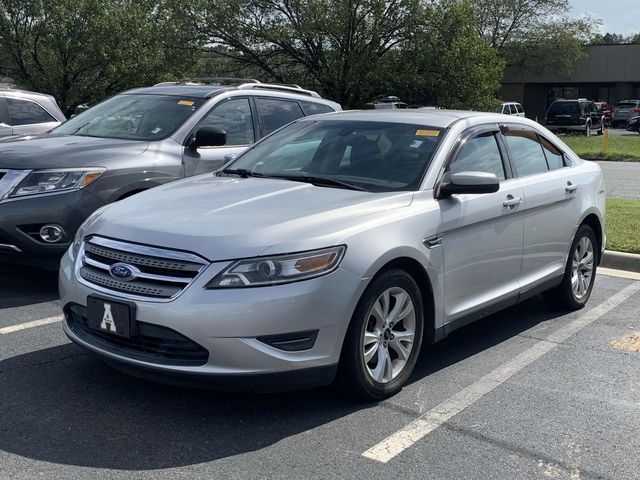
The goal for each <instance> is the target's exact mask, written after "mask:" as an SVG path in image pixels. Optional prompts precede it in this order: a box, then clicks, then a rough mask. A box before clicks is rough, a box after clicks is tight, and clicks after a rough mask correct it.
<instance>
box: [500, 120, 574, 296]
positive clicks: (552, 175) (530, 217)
mask: <svg viewBox="0 0 640 480" xmlns="http://www.w3.org/2000/svg"><path fill="white" fill-rule="evenodd" d="M502 130H503V135H504V139H505V143H506V145H507V149H508V152H509V158H510V163H511V167H512V170H513V174H514V176H515V177H516V178H517V179H518V180H519V181H520V184H521V185H522V188H523V191H524V199H523V205H522V215H523V219H524V250H523V257H522V273H521V277H522V280H521V282H522V287H523V290H527V289H530V288H532V287H535V286H536V285H539V284H542V283H544V282H545V281H546V280H551V279H553V278H555V277H557V276H559V275H562V273H563V271H564V267H565V263H566V260H567V255H568V252H569V248H570V245H571V242H572V241H573V238H572V236H573V231H574V229H575V223H576V220H577V219H578V217H579V205H578V201H577V200H576V192H577V189H578V183H577V182H578V180H577V179H576V178H574V176H575V175H576V173H575V168H573V167H571V166H568V165H569V163H568V161H567V159H566V158H565V157H564V155H563V153H562V151H560V150H559V149H558V148H557V147H555V146H554V145H553V144H552V143H551V142H550V141H549V140H548V139H546V138H544V137H542V136H541V135H539V134H538V133H537V132H536V131H535V130H533V129H531V128H529V127H526V126H521V125H504V126H503V128H502Z"/></svg>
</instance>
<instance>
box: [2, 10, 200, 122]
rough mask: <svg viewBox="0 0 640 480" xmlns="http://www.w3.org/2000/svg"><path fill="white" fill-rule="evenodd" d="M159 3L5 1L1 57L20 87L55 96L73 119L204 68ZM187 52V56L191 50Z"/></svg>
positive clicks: (189, 41)
mask: <svg viewBox="0 0 640 480" xmlns="http://www.w3.org/2000/svg"><path fill="white" fill-rule="evenodd" d="M171 22H172V15H171V14H170V12H169V11H168V10H167V8H165V5H164V3H163V2H155V1H151V0H148V1H147V0H137V1H136V0H0V49H2V50H4V52H5V54H6V56H7V57H8V62H7V63H6V65H3V67H4V69H6V70H9V71H10V72H11V76H12V77H13V78H14V79H15V81H16V83H17V84H19V85H20V86H23V87H25V88H29V89H33V90H37V91H41V92H45V93H50V94H53V95H54V96H55V97H56V98H57V99H58V102H59V104H60V106H61V108H62V109H63V111H64V112H65V113H66V114H67V115H69V114H70V113H72V112H73V111H74V109H75V107H77V106H78V105H80V104H83V103H89V104H91V103H95V102H97V101H99V100H102V99H103V98H105V97H106V96H110V95H113V94H114V93H116V92H119V91H121V90H123V89H126V88H131V87H134V86H140V85H146V84H149V83H153V82H156V81H158V80H161V79H163V78H166V77H167V76H171V75H174V76H180V75H182V74H184V73H186V72H188V71H190V70H191V69H193V68H194V65H196V64H197V62H198V59H199V54H198V52H197V49H196V48H195V46H194V45H193V44H192V41H191V40H189V39H186V38H182V37H181V34H180V31H179V29H176V28H175V26H174V25H172V23H171ZM185 47H187V48H185Z"/></svg>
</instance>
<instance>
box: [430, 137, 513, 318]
mask: <svg viewBox="0 0 640 480" xmlns="http://www.w3.org/2000/svg"><path fill="white" fill-rule="evenodd" d="M499 134H500V131H499V129H498V126H497V125H491V126H484V127H480V128H474V129H472V130H470V131H468V132H467V133H466V134H465V137H463V138H462V139H461V141H460V144H459V147H458V149H457V151H455V152H454V153H453V155H452V158H451V160H450V163H449V165H448V166H447V167H446V170H445V174H444V179H445V180H446V177H447V175H450V174H452V173H457V172H463V171H480V172H488V173H494V174H496V176H497V177H498V178H499V180H500V190H499V191H497V192H495V193H487V194H467V195H453V196H451V197H449V198H443V199H440V200H439V201H438V205H439V207H440V215H441V234H440V236H439V239H438V241H439V242H441V244H442V249H443V255H444V264H445V272H444V276H445V282H444V283H445V322H452V321H456V320H461V321H467V320H472V319H474V318H476V316H483V315H484V314H486V313H488V312H489V309H490V307H491V306H494V305H496V304H500V305H501V306H502V307H504V306H506V305H508V304H512V303H515V300H516V297H517V294H518V292H519V275H520V266H521V262H522V242H523V221H522V217H521V215H520V214H519V212H520V209H521V202H522V197H523V192H522V188H521V187H520V185H519V184H518V182H517V181H514V180H512V179H511V178H510V177H511V173H510V170H509V167H508V164H507V161H506V158H505V153H504V148H503V146H502V140H501V139H500V137H499ZM463 319H464V320H463Z"/></svg>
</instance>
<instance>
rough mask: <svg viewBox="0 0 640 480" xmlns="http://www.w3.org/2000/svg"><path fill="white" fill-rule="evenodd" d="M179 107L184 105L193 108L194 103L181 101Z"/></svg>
mask: <svg viewBox="0 0 640 480" xmlns="http://www.w3.org/2000/svg"><path fill="white" fill-rule="evenodd" d="M178 105H184V106H185V107H192V106H193V102H192V101H191V100H180V101H179V102H178Z"/></svg>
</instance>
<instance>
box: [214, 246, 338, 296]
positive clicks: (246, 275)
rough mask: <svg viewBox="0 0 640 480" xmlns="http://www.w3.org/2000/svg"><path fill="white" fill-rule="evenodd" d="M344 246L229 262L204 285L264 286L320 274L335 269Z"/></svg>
mask: <svg viewBox="0 0 640 480" xmlns="http://www.w3.org/2000/svg"><path fill="white" fill-rule="evenodd" d="M345 249H346V247H345V246H344V245H340V246H338V247H331V248H323V249H321V250H313V251H309V252H302V253H294V254H290V255H277V256H273V257H257V258H251V259H247V260H238V261H237V262H234V263H232V264H231V265H230V266H229V267H227V268H226V269H224V270H223V271H222V272H220V273H219V274H218V275H216V276H215V277H214V279H213V280H211V281H210V282H209V283H208V284H207V288H243V287H263V286H266V285H280V284H283V283H290V282H297V281H299V280H307V279H309V278H314V277H319V276H320V275H326V274H327V273H330V272H332V271H333V270H335V269H336V268H337V267H338V265H339V264H340V260H342V256H343V255H344V251H345Z"/></svg>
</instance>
